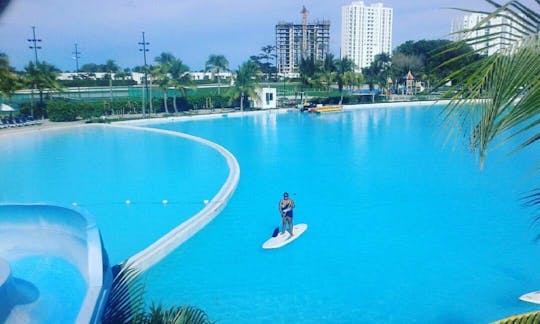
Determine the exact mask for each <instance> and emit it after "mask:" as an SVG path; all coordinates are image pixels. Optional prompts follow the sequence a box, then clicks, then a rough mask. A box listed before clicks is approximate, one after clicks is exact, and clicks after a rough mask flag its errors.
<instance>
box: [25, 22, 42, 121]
mask: <svg viewBox="0 0 540 324" xmlns="http://www.w3.org/2000/svg"><path fill="white" fill-rule="evenodd" d="M28 42H30V46H29V48H30V49H33V50H34V59H35V64H36V67H35V68H36V70H37V69H38V55H37V50H38V49H41V46H38V43H41V39H36V26H32V38H29V39H28ZM36 88H37V85H36V82H35V81H34V84H33V85H32V89H31V94H30V115H31V116H32V117H34V105H35V104H34V91H35V90H36Z"/></svg>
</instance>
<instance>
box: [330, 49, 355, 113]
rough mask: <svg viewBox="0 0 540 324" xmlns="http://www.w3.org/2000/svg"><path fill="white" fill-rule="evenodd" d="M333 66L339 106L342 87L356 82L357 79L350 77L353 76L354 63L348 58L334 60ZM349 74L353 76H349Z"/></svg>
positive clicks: (341, 99)
mask: <svg viewBox="0 0 540 324" xmlns="http://www.w3.org/2000/svg"><path fill="white" fill-rule="evenodd" d="M334 65H335V67H336V82H337V84H338V90H339V94H340V98H339V104H340V105H341V104H342V103H343V87H344V86H345V85H346V84H350V83H352V82H354V81H356V80H357V78H354V77H352V76H353V75H354V62H353V61H352V60H350V59H349V58H346V57H344V58H339V59H336V61H335V63H334ZM351 73H353V74H352V75H351Z"/></svg>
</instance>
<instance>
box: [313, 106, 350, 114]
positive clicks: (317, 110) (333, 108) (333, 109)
mask: <svg viewBox="0 0 540 324" xmlns="http://www.w3.org/2000/svg"><path fill="white" fill-rule="evenodd" d="M342 110H343V106H341V105H332V106H317V107H313V108H310V109H309V112H311V113H318V114H320V113H328V112H336V111H342Z"/></svg>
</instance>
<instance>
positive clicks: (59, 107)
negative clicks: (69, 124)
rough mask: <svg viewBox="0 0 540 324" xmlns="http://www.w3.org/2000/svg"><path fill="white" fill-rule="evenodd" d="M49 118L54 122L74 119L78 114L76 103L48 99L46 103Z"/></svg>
mask: <svg viewBox="0 0 540 324" xmlns="http://www.w3.org/2000/svg"><path fill="white" fill-rule="evenodd" d="M47 115H48V116H49V120H51V121H55V122H64V121H74V120H77V117H78V116H79V110H78V109H77V103H73V102H64V101H49V102H48V103H47Z"/></svg>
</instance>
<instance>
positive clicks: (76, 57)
mask: <svg viewBox="0 0 540 324" xmlns="http://www.w3.org/2000/svg"><path fill="white" fill-rule="evenodd" d="M72 53H73V54H74V55H75V56H74V57H73V58H74V59H75V72H76V73H77V78H79V59H80V58H81V57H80V56H79V55H80V54H81V52H79V50H78V48H77V43H75V52H72ZM79 82H80V81H79ZM77 94H78V95H79V99H80V98H81V87H80V85H79V86H78V87H77Z"/></svg>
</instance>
